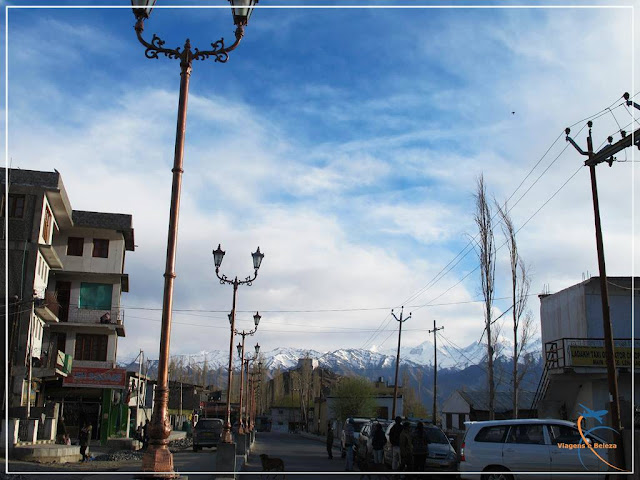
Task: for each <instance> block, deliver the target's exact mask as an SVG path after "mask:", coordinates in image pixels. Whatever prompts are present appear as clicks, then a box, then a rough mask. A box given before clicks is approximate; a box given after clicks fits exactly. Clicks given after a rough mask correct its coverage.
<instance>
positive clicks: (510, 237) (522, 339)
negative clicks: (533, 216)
mask: <svg viewBox="0 0 640 480" xmlns="http://www.w3.org/2000/svg"><path fill="white" fill-rule="evenodd" d="M496 208H497V209H498V214H499V215H500V218H501V220H502V233H503V234H504V236H505V239H506V245H507V248H508V250H509V265H510V267H511V301H512V304H511V305H512V307H511V316H512V318H513V324H512V325H513V355H512V361H513V372H512V380H511V382H512V385H513V418H518V393H519V389H520V382H521V381H522V378H523V377H524V375H525V374H526V372H527V368H528V364H529V363H530V362H528V361H526V360H527V359H526V358H524V357H523V353H524V351H525V349H526V348H527V345H528V343H529V341H530V340H531V337H532V335H533V333H534V326H533V322H532V316H531V312H530V311H529V310H528V309H527V302H528V299H529V289H530V287H531V278H530V275H529V271H528V269H527V266H526V265H525V263H524V260H523V259H522V257H521V256H520V253H519V252H518V244H517V241H516V229H515V226H514V224H513V220H512V219H511V215H510V214H509V209H508V208H507V205H506V204H505V205H504V207H501V206H500V205H499V204H498V203H497V202H496ZM521 360H525V363H524V364H523V366H522V368H519V365H518V364H519V362H520V361H521Z"/></svg>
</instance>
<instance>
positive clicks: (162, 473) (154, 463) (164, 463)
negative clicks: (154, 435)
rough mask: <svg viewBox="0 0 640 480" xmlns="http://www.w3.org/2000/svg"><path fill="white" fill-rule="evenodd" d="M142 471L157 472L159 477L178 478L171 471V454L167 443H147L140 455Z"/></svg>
mask: <svg viewBox="0 0 640 480" xmlns="http://www.w3.org/2000/svg"><path fill="white" fill-rule="evenodd" d="M142 471H143V472H157V473H158V475H157V476H158V477H160V478H179V477H180V475H178V474H176V473H174V471H173V454H172V453H171V452H170V451H169V447H168V446H167V445H149V446H148V447H147V451H146V452H144V456H143V457H142Z"/></svg>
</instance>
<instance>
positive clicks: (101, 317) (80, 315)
mask: <svg viewBox="0 0 640 480" xmlns="http://www.w3.org/2000/svg"><path fill="white" fill-rule="evenodd" d="M67 321H68V322H69V323H98V324H103V325H116V326H118V325H123V324H124V311H123V310H121V309H118V308H112V309H111V310H92V309H89V308H78V307H73V306H70V307H69V316H68V319H67Z"/></svg>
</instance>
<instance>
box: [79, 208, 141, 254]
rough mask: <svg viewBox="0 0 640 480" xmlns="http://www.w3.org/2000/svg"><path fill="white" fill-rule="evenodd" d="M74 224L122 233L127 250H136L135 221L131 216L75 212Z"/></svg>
mask: <svg viewBox="0 0 640 480" xmlns="http://www.w3.org/2000/svg"><path fill="white" fill-rule="evenodd" d="M72 218H73V224H74V226H76V227H89V228H105V229H109V230H116V231H118V232H122V234H123V235H124V244H125V248H126V249H127V250H134V249H135V245H134V238H133V226H132V225H133V221H132V217H131V215H128V214H124V213H103V212H85V211H83V210H74V211H73V215H72Z"/></svg>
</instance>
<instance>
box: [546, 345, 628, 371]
mask: <svg viewBox="0 0 640 480" xmlns="http://www.w3.org/2000/svg"><path fill="white" fill-rule="evenodd" d="M613 342H614V355H615V358H616V367H618V368H631V364H632V361H633V362H634V364H635V368H638V367H640V340H638V339H631V338H618V339H615V340H614V341H613ZM632 347H633V348H635V358H634V355H633V350H632ZM544 350H545V362H546V368H547V369H549V370H556V369H562V368H565V367H600V368H604V367H606V366H607V363H606V357H605V348H604V339H603V338H560V339H558V340H553V341H551V342H547V343H545V345H544Z"/></svg>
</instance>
